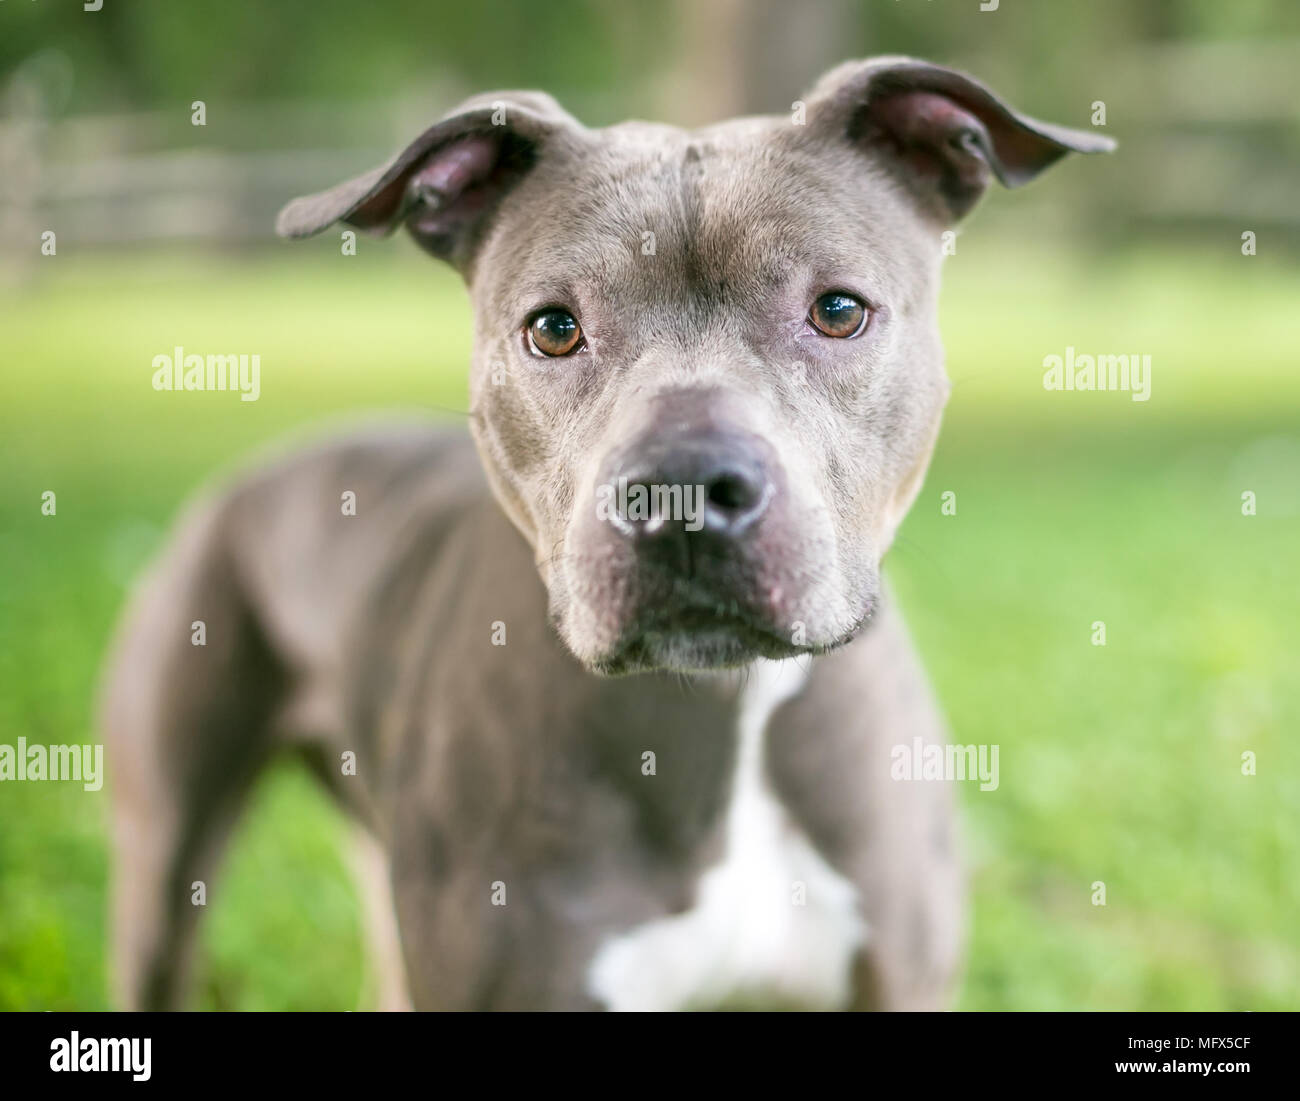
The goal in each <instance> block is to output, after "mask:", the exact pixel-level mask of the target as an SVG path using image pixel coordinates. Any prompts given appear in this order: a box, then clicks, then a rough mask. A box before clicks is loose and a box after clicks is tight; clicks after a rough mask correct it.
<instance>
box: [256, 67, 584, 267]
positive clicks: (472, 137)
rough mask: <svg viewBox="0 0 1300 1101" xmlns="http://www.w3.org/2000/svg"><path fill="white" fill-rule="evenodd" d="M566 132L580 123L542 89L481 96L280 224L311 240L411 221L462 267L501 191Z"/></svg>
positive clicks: (418, 233) (307, 200)
mask: <svg viewBox="0 0 1300 1101" xmlns="http://www.w3.org/2000/svg"><path fill="white" fill-rule="evenodd" d="M563 129H573V130H578V129H581V126H580V124H579V123H578V122H577V121H576V120H575V119H574V118H573V117H572V116H571V115H569V114H568V113H567V112H566V111H565V110H564V109H563V108H562V107H560V105H559V104H558V103H556V102H555V100H554V99H552V98H551V97H550V96H548V95H545V94H544V93H541V92H503V93H496V94H492V95H484V96H476V97H474V98H473V99H471V100H468V101H466V102H465V103H463V104H461V106H460V107H458V108H457V109H456V110H455V111H453V112H452V113H451V114H450V115H448V116H447V117H446V118H444V119H443V120H442V121H441V122H438V123H436V124H434V125H433V126H431V127H430V128H429V129H428V130H426V131H425V132H424V133H423V134H421V135H420V136H419V137H418V138H416V139H415V141H413V142H411V144H410V145H408V146H407V147H406V148H405V149H403V150H402V151H401V152H400V153H398V154H397V155H396V156H395V157H393V159H392V160H390V161H389V162H388V163H387V164H383V165H380V166H379V167H378V168H376V169H373V170H372V171H370V172H367V173H366V174H365V175H363V176H357V177H356V178H355V179H351V180H346V181H344V182H343V183H341V184H338V185H336V186H335V187H331V188H330V189H329V190H328V191H319V192H317V193H316V194H314V195H304V196H302V197H301V198H298V199H294V200H293V201H292V202H291V203H289V204H288V205H287V206H285V208H284V209H283V210H281V211H280V215H279V217H278V218H277V219H276V222H275V230H276V232H277V233H278V234H279V235H280V236H281V237H310V236H312V235H314V234H317V233H320V232H321V231H322V230H324V229H328V228H329V227H330V226H332V225H333V224H334V223H335V222H343V223H345V224H347V225H350V226H355V227H356V228H357V229H361V230H365V231H366V232H368V233H373V234H377V235H383V234H388V233H391V232H392V231H393V230H394V229H396V228H397V227H398V226H399V225H405V226H406V228H407V229H408V230H409V231H410V233H411V236H413V237H414V238H415V240H416V241H417V242H418V243H419V244H420V246H421V247H422V248H424V249H426V250H427V251H429V252H431V253H433V255H435V256H437V257H439V258H440V259H443V260H446V261H448V262H449V263H451V264H453V265H454V266H456V267H458V268H460V269H461V270H462V271H465V270H467V269H468V268H469V266H470V263H471V260H472V257H473V254H474V252H475V250H476V248H477V245H478V243H479V241H480V240H481V238H482V234H483V230H484V228H485V227H486V225H487V222H488V220H489V218H490V217H491V214H492V212H493V210H494V209H495V208H496V205H497V203H498V202H499V201H500V199H501V197H502V196H503V195H505V193H506V192H507V191H508V190H509V189H510V188H511V187H512V186H513V185H514V184H515V183H516V182H518V180H520V179H521V178H522V177H523V176H524V175H525V173H527V172H528V170H529V169H530V168H531V167H532V166H533V164H534V163H535V162H536V160H537V157H538V154H539V152H540V150H541V148H542V146H543V145H544V144H545V142H546V141H547V140H548V139H551V138H553V137H554V135H555V134H556V133H557V131H560V130H563Z"/></svg>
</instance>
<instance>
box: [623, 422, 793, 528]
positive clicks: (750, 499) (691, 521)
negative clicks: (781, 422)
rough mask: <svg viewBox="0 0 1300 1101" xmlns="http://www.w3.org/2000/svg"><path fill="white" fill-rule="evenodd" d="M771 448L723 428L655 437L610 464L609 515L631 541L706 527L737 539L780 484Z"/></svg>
mask: <svg viewBox="0 0 1300 1101" xmlns="http://www.w3.org/2000/svg"><path fill="white" fill-rule="evenodd" d="M766 451H767V447H766V444H764V443H763V441H762V440H759V439H757V438H756V437H753V436H749V435H746V434H741V433H736V432H724V431H720V430H716V429H709V430H706V431H698V430H697V431H695V432H691V433H689V434H665V435H656V436H651V437H649V438H646V439H644V440H641V441H638V442H637V443H636V444H634V445H632V446H631V447H629V448H627V449H625V450H624V451H623V452H622V453H621V454H620V455H619V456H617V457H616V458H615V460H614V462H613V463H612V464H611V466H610V468H609V469H610V474H611V479H610V483H611V488H612V490H613V498H614V500H613V506H614V507H613V508H612V510H611V515H610V520H611V522H613V523H614V524H615V526H616V527H618V529H619V530H620V531H622V532H623V534H624V535H626V536H628V537H629V538H637V539H650V538H656V537H663V536H666V535H675V534H678V533H681V532H683V531H686V532H693V531H703V532H708V533H709V534H711V535H713V536H720V537H724V538H728V539H735V538H738V537H739V536H741V535H743V534H744V533H745V532H746V531H748V530H749V529H750V528H752V527H753V526H754V524H755V522H756V521H757V520H758V519H759V517H760V516H762V515H763V512H764V511H765V510H766V509H767V506H768V502H769V501H770V500H771V498H772V493H773V485H772V480H771V477H770V474H769V466H770V463H769V457H768V455H767V454H766Z"/></svg>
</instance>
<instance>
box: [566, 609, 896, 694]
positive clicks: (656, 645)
mask: <svg viewBox="0 0 1300 1101" xmlns="http://www.w3.org/2000/svg"><path fill="white" fill-rule="evenodd" d="M874 616H875V602H874V601H869V602H868V605H867V608H866V609H865V610H864V612H863V613H862V615H861V616H859V618H858V619H857V620H855V621H854V622H853V623H852V624H851V625H850V626H849V627H848V629H847V630H845V631H843V632H841V633H840V634H838V635H836V636H835V637H834V638H833V639H831V640H830V641H829V642H827V641H821V642H808V641H804V640H803V639H802V637H801V632H799V631H794V630H791V631H784V630H782V629H781V628H779V627H777V626H775V625H773V624H770V623H767V622H765V621H764V620H763V619H762V618H761V617H759V616H758V615H756V614H754V613H752V612H750V611H747V610H746V609H745V608H744V607H743V606H740V605H738V604H737V603H736V602H734V601H731V602H727V603H716V604H701V603H692V604H686V605H683V606H678V607H657V608H652V609H647V610H646V611H645V612H644V613H642V614H640V615H638V616H636V617H635V618H634V620H633V621H632V622H631V623H630V624H629V626H628V627H627V628H626V629H625V630H624V631H623V633H622V635H621V636H620V638H619V641H618V643H617V644H616V645H615V646H614V647H613V648H612V649H611V651H610V652H609V653H608V654H607V655H605V656H603V657H601V658H598V659H596V660H595V661H594V662H593V663H592V668H593V671H595V672H597V673H600V674H603V675H605V676H625V675H628V674H632V673H648V672H681V673H695V672H708V671H712V670H722V669H732V668H737V667H740V666H744V665H748V664H749V663H751V662H752V661H754V660H755V659H757V658H770V659H772V660H780V659H782V658H789V657H794V656H796V655H799V654H814V655H816V654H825V653H829V652H830V651H832V650H837V649H839V648H840V647H842V646H846V645H848V644H849V643H850V642H852V641H853V640H854V639H856V638H857V637H858V636H859V635H860V634H861V633H862V632H863V631H864V630H865V629H866V628H867V627H868V626H869V625H870V624H871V622H872V620H873V618H874Z"/></svg>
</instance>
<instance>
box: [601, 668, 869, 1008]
mask: <svg viewBox="0 0 1300 1101" xmlns="http://www.w3.org/2000/svg"><path fill="white" fill-rule="evenodd" d="M805 678H806V674H805V672H804V670H803V669H801V668H800V667H799V666H798V665H797V664H796V663H795V662H794V661H791V660H787V661H782V662H770V661H760V662H757V663H756V664H755V665H754V667H753V668H752V669H751V671H750V679H749V681H748V683H747V685H746V687H745V689H744V692H743V695H742V700H741V707H740V715H739V746H738V750H737V755H736V766H735V773H734V777H733V780H732V788H731V797H730V805H729V808H728V811H727V821H726V846H725V850H724V856H723V859H722V860H721V862H720V863H718V864H717V865H715V866H714V867H712V868H710V869H709V870H708V871H707V872H706V873H705V874H704V876H703V877H702V878H701V879H700V882H699V885H698V890H697V892H696V901H695V905H694V906H693V907H692V908H691V909H689V910H687V911H685V912H684V913H681V914H675V915H672V916H671V917H666V918H660V919H657V920H655V921H651V922H648V923H646V924H644V925H641V926H638V927H636V928H634V929H631V930H629V931H628V932H626V933H624V934H621V935H619V936H617V937H614V938H612V939H611V940H608V941H606V942H605V943H604V944H603V945H602V946H601V948H600V949H599V951H598V952H597V954H596V956H595V958H594V959H593V961H592V963H591V967H590V969H589V971H588V975H587V979H588V989H589V990H590V992H591V993H592V995H593V996H594V997H596V998H597V999H599V1000H600V1001H601V1002H602V1003H603V1004H604V1005H605V1006H607V1007H608V1008H610V1009H615V1010H671V1009H709V1008H721V1007H735V1008H749V1007H752V1008H762V1007H765V1006H771V1007H788V1008H808V1009H839V1008H842V1007H843V1006H844V1005H845V1004H846V1002H847V1001H848V999H849V997H850V993H851V986H850V980H851V975H850V972H851V967H852V962H853V958H854V955H855V954H856V953H857V950H858V949H859V947H860V946H861V945H862V944H863V942H864V941H865V938H866V933H867V930H866V926H865V924H864V922H863V921H862V919H861V917H860V916H859V913H858V907H857V892H856V890H855V889H854V887H853V885H852V884H851V883H849V882H848V880H846V879H845V878H844V877H843V876H841V875H840V874H839V873H838V872H836V871H835V870H834V869H832V868H831V867H830V865H828V864H827V863H826V861H825V860H824V859H823V858H822V857H821V855H820V854H819V853H818V852H817V851H816V850H815V849H814V848H813V846H812V844H811V843H810V842H809V840H808V839H807V837H805V836H804V835H803V834H802V833H801V832H800V831H799V830H798V829H797V828H796V826H795V824H794V823H793V822H792V821H791V820H790V817H789V815H788V814H787V812H786V811H785V808H784V807H782V805H781V804H780V802H779V801H778V800H777V798H776V797H775V795H774V794H773V792H772V790H771V788H770V786H769V785H768V783H767V781H766V779H765V776H764V769H763V745H764V734H765V731H766V728H767V723H768V719H769V718H770V716H771V715H772V713H773V712H774V711H775V710H776V708H777V707H778V706H779V705H780V704H781V703H783V702H784V701H785V700H787V699H789V698H790V697H792V696H794V695H795V694H797V693H798V692H799V690H800V689H801V688H802V687H803V684H804V680H805Z"/></svg>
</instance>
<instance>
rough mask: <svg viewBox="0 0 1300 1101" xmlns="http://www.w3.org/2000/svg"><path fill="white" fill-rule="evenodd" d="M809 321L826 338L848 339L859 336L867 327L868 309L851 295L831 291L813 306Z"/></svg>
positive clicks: (809, 312)
mask: <svg viewBox="0 0 1300 1101" xmlns="http://www.w3.org/2000/svg"><path fill="white" fill-rule="evenodd" d="M808 321H809V322H810V323H811V324H812V327H813V328H814V329H816V330H817V331H818V332H819V333H822V334H823V335H825V336H833V337H838V338H840V339H847V338H848V337H851V336H857V335H858V333H860V332H862V330H863V328H864V327H865V326H866V324H867V307H866V305H865V304H863V303H862V302H861V301H859V300H858V299H856V298H854V297H853V296H852V295H851V294H841V293H839V292H838V291H831V292H830V293H829V294H823V295H822V296H821V297H820V298H819V299H817V301H816V302H814V303H813V304H812V309H811V310H809V311H808Z"/></svg>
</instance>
